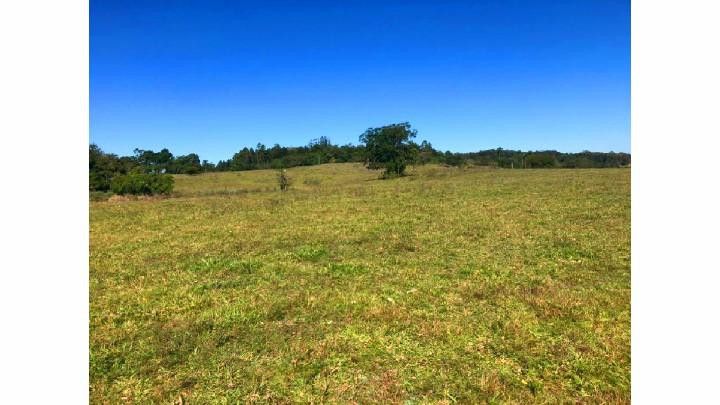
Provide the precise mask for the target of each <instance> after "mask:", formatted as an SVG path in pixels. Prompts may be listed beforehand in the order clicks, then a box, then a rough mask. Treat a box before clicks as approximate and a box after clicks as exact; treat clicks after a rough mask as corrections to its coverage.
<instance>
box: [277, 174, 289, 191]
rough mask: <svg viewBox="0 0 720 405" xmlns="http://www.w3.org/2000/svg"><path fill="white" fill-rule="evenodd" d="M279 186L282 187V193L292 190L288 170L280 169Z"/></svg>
mask: <svg viewBox="0 0 720 405" xmlns="http://www.w3.org/2000/svg"><path fill="white" fill-rule="evenodd" d="M278 184H279V185H280V191H287V189H289V188H290V178H289V177H288V175H287V170H285V169H280V170H279V171H278Z"/></svg>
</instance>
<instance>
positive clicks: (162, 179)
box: [111, 173, 174, 195]
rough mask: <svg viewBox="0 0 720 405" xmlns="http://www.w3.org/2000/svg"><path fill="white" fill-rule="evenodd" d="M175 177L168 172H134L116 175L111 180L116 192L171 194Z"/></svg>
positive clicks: (113, 189) (121, 193)
mask: <svg viewBox="0 0 720 405" xmlns="http://www.w3.org/2000/svg"><path fill="white" fill-rule="evenodd" d="M173 185H174V179H173V178H172V176H170V175H167V174H155V173H148V174H145V173H132V174H126V175H119V176H115V177H113V179H112V182H111V188H112V191H113V192H114V193H115V194H120V195H125V194H133V195H140V194H142V195H153V194H170V193H171V192H172V189H173Z"/></svg>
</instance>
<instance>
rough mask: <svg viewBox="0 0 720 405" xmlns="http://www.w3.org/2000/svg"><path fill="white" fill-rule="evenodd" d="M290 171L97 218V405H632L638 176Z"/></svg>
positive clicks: (206, 184)
mask: <svg viewBox="0 0 720 405" xmlns="http://www.w3.org/2000/svg"><path fill="white" fill-rule="evenodd" d="M289 175H290V178H291V180H292V188H291V190H290V191H288V192H286V193H280V192H279V191H276V189H277V184H276V173H275V172H273V171H252V172H241V173H213V174H204V175H199V176H194V177H191V176H177V177H176V196H175V197H174V198H169V199H164V200H138V201H118V202H112V201H110V202H92V203H91V206H90V323H91V324H90V380H91V387H90V389H91V392H90V395H91V400H92V402H94V403H109V404H114V403H118V402H135V403H143V402H160V403H170V402H172V401H173V400H174V399H175V398H177V397H178V396H179V395H181V394H182V395H183V396H184V398H185V399H186V400H187V401H188V402H189V403H197V404H203V403H246V402H263V403H268V402H272V403H277V402H282V403H288V402H314V403H320V402H330V403H338V402H340V403H346V402H357V403H371V402H382V403H407V404H410V403H453V402H459V403H478V402H488V403H529V402H540V403H543V402H545V403H558V402H587V403H599V402H605V403H627V402H629V400H630V171H629V170H626V169H601V170H592V169H588V170H491V169H480V168H476V169H466V170H460V169H448V168H442V167H438V166H429V167H420V168H417V169H413V170H411V176H408V177H404V178H400V179H394V180H377V176H378V173H377V172H369V171H367V170H365V169H364V168H362V167H361V166H359V165H354V164H334V165H322V166H314V167H302V168H293V169H290V170H289Z"/></svg>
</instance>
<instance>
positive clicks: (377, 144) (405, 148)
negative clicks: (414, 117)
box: [360, 122, 419, 177]
mask: <svg viewBox="0 0 720 405" xmlns="http://www.w3.org/2000/svg"><path fill="white" fill-rule="evenodd" d="M415 136H417V131H416V130H414V129H412V127H411V126H410V124H409V123H407V122H403V123H400V124H392V125H386V126H384V127H379V128H369V129H368V130H367V131H365V132H364V133H363V134H362V135H360V142H362V143H363V144H365V166H367V168H368V169H384V170H385V171H384V175H385V176H386V177H396V176H402V175H403V174H404V173H405V168H406V167H407V165H408V164H412V163H414V162H416V161H417V158H418V156H419V148H418V145H417V144H415V143H413V142H412V138H415Z"/></svg>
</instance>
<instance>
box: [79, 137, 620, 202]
mask: <svg viewBox="0 0 720 405" xmlns="http://www.w3.org/2000/svg"><path fill="white" fill-rule="evenodd" d="M416 136H417V132H416V131H415V130H414V129H412V128H411V127H410V124H408V123H400V124H393V125H387V126H384V127H380V128H370V129H368V130H367V131H365V132H364V133H363V134H362V135H361V136H360V142H362V145H352V144H346V145H333V144H332V143H331V142H330V139H328V138H327V137H324V136H321V137H319V138H317V139H313V140H311V141H310V142H309V143H308V144H307V145H306V146H298V147H286V146H280V145H278V144H275V145H273V146H272V147H266V146H265V145H263V144H261V143H258V144H257V145H256V146H255V147H254V148H247V147H245V148H243V149H241V150H239V151H238V152H237V153H235V154H233V155H232V157H231V158H230V159H227V160H220V161H219V162H217V163H216V164H214V163H211V162H208V161H207V160H202V161H201V160H200V157H199V156H198V155H197V154H195V153H190V154H187V155H181V156H174V155H173V154H172V153H171V152H170V151H169V150H168V149H162V150H160V151H159V152H154V151H152V150H142V149H135V150H134V154H133V156H117V155H115V154H111V153H105V152H103V151H102V150H101V149H100V147H98V146H97V145H95V144H91V145H90V156H89V157H90V159H89V163H90V173H89V174H90V179H89V180H90V190H91V191H104V192H107V191H110V190H111V189H112V182H113V178H115V177H116V176H119V175H128V174H153V175H158V176H159V175H169V174H191V175H192V174H198V173H202V172H222V171H239V170H255V169H271V168H272V169H279V168H290V167H295V166H310V165H317V164H323V163H344V162H357V163H360V162H362V163H365V164H366V165H367V166H368V168H370V169H384V170H385V173H386V174H387V175H388V176H397V175H402V173H404V171H405V168H406V167H407V166H408V165H417V164H420V165H422V164H429V163H432V164H443V165H447V166H494V167H503V168H514V169H535V168H549V167H558V168H602V167H625V166H629V165H630V154H627V153H615V152H609V153H604V152H589V151H583V152H580V153H560V152H557V151H552V150H547V151H535V152H529V151H525V152H523V151H516V150H505V149H502V148H497V149H488V150H482V151H478V152H465V153H453V152H450V151H445V152H442V151H439V150H437V149H435V148H433V146H432V145H431V144H430V143H429V142H427V141H422V142H421V143H420V144H416V143H414V142H413V140H412V139H413V138H415V137H416ZM136 180H137V179H136ZM116 184H119V183H116ZM133 184H136V183H133ZM157 184H160V183H157ZM162 184H165V183H162Z"/></svg>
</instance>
